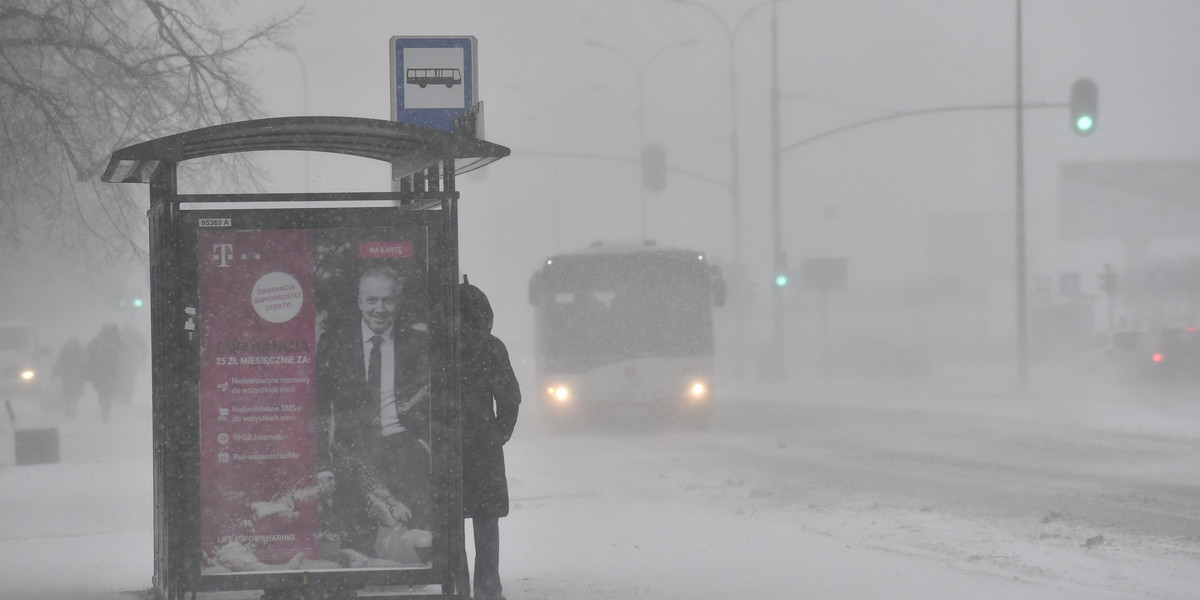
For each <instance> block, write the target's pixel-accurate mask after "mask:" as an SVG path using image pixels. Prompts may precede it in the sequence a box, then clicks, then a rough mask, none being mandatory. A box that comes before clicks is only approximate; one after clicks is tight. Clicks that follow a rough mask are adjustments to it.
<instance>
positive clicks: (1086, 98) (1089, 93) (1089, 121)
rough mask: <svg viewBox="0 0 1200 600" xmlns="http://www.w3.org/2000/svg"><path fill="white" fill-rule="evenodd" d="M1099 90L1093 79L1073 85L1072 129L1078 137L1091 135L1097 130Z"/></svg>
mask: <svg viewBox="0 0 1200 600" xmlns="http://www.w3.org/2000/svg"><path fill="white" fill-rule="evenodd" d="M1098 99H1099V90H1098V89H1097V88H1096V82H1095V81H1092V80H1091V79H1087V78H1084V79H1080V80H1078V81H1076V82H1075V83H1074V84H1072V85H1071V129H1074V130H1075V133H1076V134H1078V135H1090V134H1091V133H1092V132H1093V131H1095V130H1096V104H1097V102H1098Z"/></svg>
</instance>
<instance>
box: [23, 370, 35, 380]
mask: <svg viewBox="0 0 1200 600" xmlns="http://www.w3.org/2000/svg"><path fill="white" fill-rule="evenodd" d="M34 377H37V373H34V372H33V369H24V370H22V371H21V381H33V379H34Z"/></svg>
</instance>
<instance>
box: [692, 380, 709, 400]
mask: <svg viewBox="0 0 1200 600" xmlns="http://www.w3.org/2000/svg"><path fill="white" fill-rule="evenodd" d="M688 397H690V398H691V399H692V400H703V399H705V398H707V397H708V386H707V385H705V383H704V382H703V381H693V382H692V385H691V387H689V388H688Z"/></svg>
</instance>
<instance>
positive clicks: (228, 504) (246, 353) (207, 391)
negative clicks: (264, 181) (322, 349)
mask: <svg viewBox="0 0 1200 600" xmlns="http://www.w3.org/2000/svg"><path fill="white" fill-rule="evenodd" d="M199 244H200V254H199V257H200V261H199V262H200V264H199V281H200V298H201V303H200V304H201V314H200V315H199V322H200V324H201V327H200V335H201V340H200V341H201V348H202V350H201V375H200V405H201V410H200V417H201V440H200V453H201V503H202V507H203V509H202V518H201V540H202V544H203V547H204V551H205V553H206V554H207V555H209V556H208V558H209V559H210V562H211V563H212V564H215V565H228V566H227V567H226V568H231V569H235V570H264V569H267V568H269V567H270V566H271V565H286V564H288V562H289V561H293V560H294V559H296V558H297V557H299V556H309V555H311V556H315V555H316V550H317V523H318V518H317V517H318V515H317V504H318V503H317V500H318V498H317V493H316V492H317V488H316V485H317V479H316V473H317V471H316V456H315V454H316V441H315V428H314V412H315V409H314V401H313V398H314V386H315V381H314V377H315V372H314V360H315V350H316V336H315V329H314V315H315V313H314V306H313V299H314V297H315V294H314V289H313V255H312V246H313V244H312V233H311V232H310V231H304V230H276V231H229V230H225V231H206V232H202V233H201V234H200V236H199ZM218 559H219V560H218ZM276 568H278V567H276Z"/></svg>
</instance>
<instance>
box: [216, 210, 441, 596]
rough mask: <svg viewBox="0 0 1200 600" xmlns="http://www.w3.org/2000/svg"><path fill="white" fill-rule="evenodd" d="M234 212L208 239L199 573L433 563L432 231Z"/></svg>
mask: <svg viewBox="0 0 1200 600" xmlns="http://www.w3.org/2000/svg"><path fill="white" fill-rule="evenodd" d="M205 221H207V222H210V223H214V224H216V226H214V227H205V226H204V222H205ZM228 223H229V220H228V219H211V220H201V229H200V231H199V233H198V235H197V242H198V245H199V247H198V248H197V256H198V258H199V265H198V273H199V286H200V289H199V294H200V303H199V304H200V306H199V313H198V324H199V327H198V330H199V335H200V344H201V374H200V404H201V406H200V417H201V427H200V437H201V439H200V444H199V447H200V453H201V456H200V479H201V482H200V483H201V486H200V494H201V498H200V501H201V523H200V534H201V537H200V539H201V544H202V546H203V547H202V550H203V553H204V564H203V567H202V574H204V575H221V574H238V573H253V572H280V571H301V570H302V571H314V570H337V569H427V568H431V560H432V556H431V554H432V551H431V548H432V546H433V542H434V535H435V534H434V531H433V530H434V527H433V523H434V513H435V511H434V507H433V506H432V499H433V492H432V484H431V460H430V446H429V443H430V426H431V423H430V414H431V413H430V368H429V352H428V347H429V341H428V330H429V327H428V315H429V298H428V289H429V267H428V234H427V232H426V230H425V228H424V227H422V226H411V227H380V228H330V229H254V230H250V229H234V228H232V227H229V226H228ZM221 225H225V226H221Z"/></svg>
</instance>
